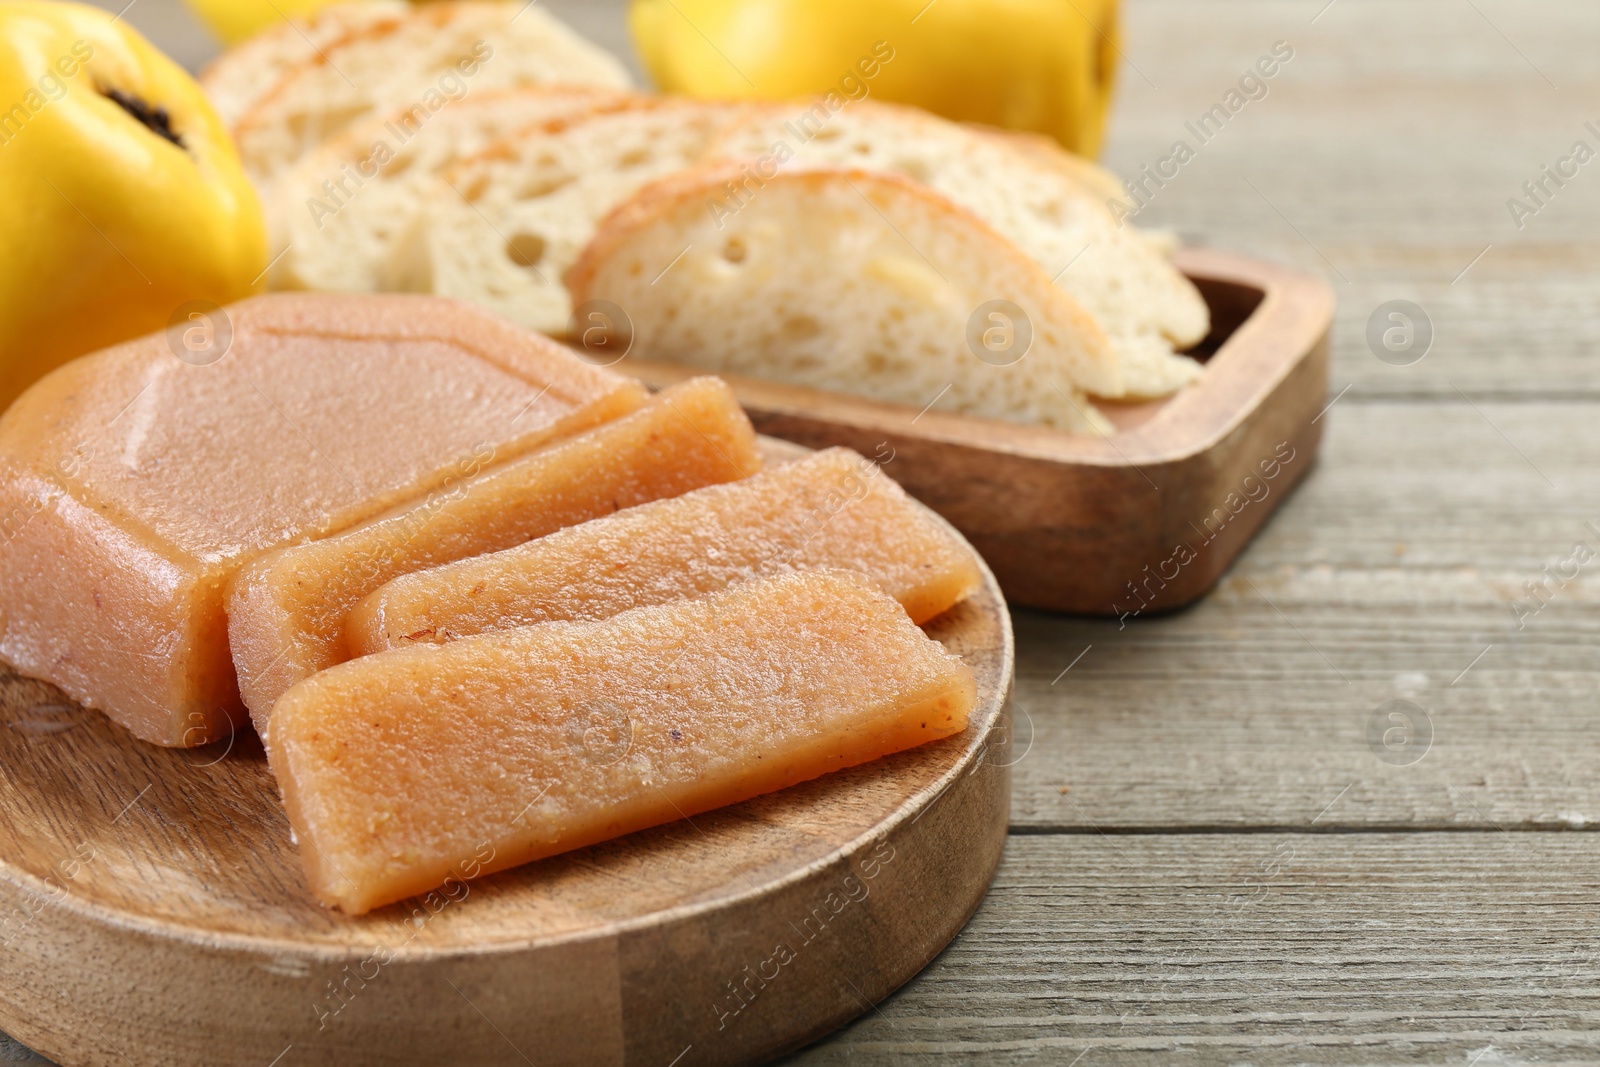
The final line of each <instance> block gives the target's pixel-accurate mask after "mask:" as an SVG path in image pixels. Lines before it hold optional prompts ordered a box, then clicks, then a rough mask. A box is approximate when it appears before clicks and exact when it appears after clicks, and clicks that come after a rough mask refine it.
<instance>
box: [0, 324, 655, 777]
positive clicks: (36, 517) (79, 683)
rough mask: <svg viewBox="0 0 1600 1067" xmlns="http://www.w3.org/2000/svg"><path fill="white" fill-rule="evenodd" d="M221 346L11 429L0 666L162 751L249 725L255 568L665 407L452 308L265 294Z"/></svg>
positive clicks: (177, 344)
mask: <svg viewBox="0 0 1600 1067" xmlns="http://www.w3.org/2000/svg"><path fill="white" fill-rule="evenodd" d="M210 326H211V328H212V329H214V330H217V331H219V333H218V334H216V335H215V336H217V337H227V336H228V335H230V334H231V340H218V341H217V342H216V343H215V344H214V345H212V346H211V347H210V348H209V349H206V350H204V351H202V352H200V353H196V352H194V351H191V350H190V349H189V348H187V347H185V345H184V344H183V343H181V339H180V335H179V334H178V333H177V332H174V333H172V334H155V335H152V336H149V337H145V338H142V339H140V340H137V341H132V342H129V343H127V344H124V345H119V346H117V347H115V348H111V349H107V350H105V351H103V352H99V353H96V354H94V355H90V356H85V357H83V358H81V359H78V360H75V361H73V362H71V363H69V364H67V365H65V366H63V367H61V368H59V369H58V370H56V371H55V372H53V373H52V374H50V375H48V376H47V377H45V378H44V379H43V380H41V381H40V382H38V383H37V384H35V385H34V386H33V387H32V388H31V389H30V390H28V392H27V393H25V394H24V395H23V396H22V397H21V398H19V399H18V400H17V402H16V403H15V404H14V405H12V407H11V408H10V409H9V410H8V411H7V412H6V413H5V415H4V417H3V418H0V657H3V658H4V659H6V660H7V661H9V662H10V663H11V664H12V665H13V666H15V667H16V668H17V669H18V670H19V671H21V672H22V673H24V674H27V675H31V676H33V677H37V678H42V679H45V680H46V681H49V682H52V683H54V684H55V685H57V686H59V687H60V688H61V689H62V690H63V691H64V692H66V693H67V694H68V695H69V696H71V697H72V698H73V699H75V700H77V701H79V702H81V703H83V704H85V705H87V706H89V707H94V708H99V709H100V710H102V711H104V712H105V713H106V714H108V715H109V716H111V718H113V719H115V720H116V721H117V722H119V723H121V724H122V725H124V726H126V727H127V728H128V729H129V730H131V731H133V732H134V733H135V734H136V735H138V736H139V737H141V738H144V739H145V740H147V741H154V742H156V743H158V744H163V745H186V746H187V745H199V744H205V743H207V742H209V741H212V740H216V739H217V738H219V737H225V736H227V735H228V732H229V731H230V730H232V729H233V728H234V727H235V726H236V725H237V724H239V723H241V722H242V721H243V705H242V704H241V702H240V699H239V695H238V690H237V684H236V681H235V677H234V668H233V662H232V660H231V658H230V657H229V650H228V632H227V629H228V628H227V618H226V614H225V611H224V602H225V596H226V590H227V587H228V582H229V580H230V579H231V578H232V577H233V575H234V573H235V572H236V571H238V569H239V568H240V567H241V566H243V565H245V564H246V563H248V562H250V561H251V560H252V559H254V558H256V557H257V556H259V555H261V554H262V553H263V552H266V551H269V550H271V549H273V548H276V547H278V546H280V545H284V544H289V543H293V542H298V541H306V540H313V539H316V538H319V537H325V536H327V535H329V534H332V533H337V532H338V531H340V530H343V529H345V528H347V527H349V526H352V525H354V524H355V523H358V522H361V521H362V520H364V519H367V518H370V517H372V516H373V515H376V514H378V513H380V512H382V511H384V510H385V509H387V508H391V507H393V506H395V505H397V504H400V503H402V502H403V501H406V500H410V499H413V498H416V497H418V496H420V495H422V494H425V493H427V492H429V491H430V490H432V489H435V488H437V487H439V486H441V485H443V484H444V483H445V481H446V480H447V479H448V478H450V477H451V476H452V475H454V476H457V477H459V476H460V473H461V472H462V471H463V470H464V469H466V468H467V467H470V466H471V465H472V464H473V463H474V462H477V461H479V459H480V458H481V457H482V456H483V455H485V454H486V453H492V454H493V455H494V456H496V457H498V458H505V459H509V458H511V457H514V456H517V455H519V454H521V453H524V452H527V451H530V450H532V449H534V448H537V447H540V446H542V445H545V444H547V443H549V442H550V441H552V440H554V439H557V438H561V437H565V436H568V435H570V434H573V433H576V432H579V431H581V430H584V429H587V428H589V427H591V426H594V425H596V424H598V423H601V422H604V421H608V420H610V419H614V418H616V417H618V416H621V415H624V414H627V413H628V412H630V411H632V410H634V409H635V408H637V407H638V406H639V405H640V404H641V403H642V402H643V399H644V392H643V389H642V387H640V386H639V385H638V384H637V383H636V382H633V381H632V380H630V379H627V378H624V377H621V376H619V375H617V374H614V373H612V372H610V371H606V370H601V369H599V368H596V367H592V366H590V365H588V364H587V363H584V362H583V361H582V360H580V359H578V358H577V357H576V356H574V355H573V354H572V353H571V352H569V351H567V350H566V349H563V348H561V347H560V346H558V345H556V344H555V343H553V342H551V341H549V340H547V339H545V338H542V337H539V336H537V335H534V334H531V333H528V332H526V331H523V330H520V329H517V328H516V327H513V326H511V325H510V324H508V323H506V322H504V321H502V320H500V319H497V318H495V317H494V316H492V315H490V314H488V313H486V312H483V311H479V310H476V309H474V308H472V307H470V306H467V305H464V304H458V303H455V302H453V301H447V300H440V299H436V298H428V297H416V296H393V295H390V296H379V295H366V296H356V295H347V296H340V295H321V294H294V295H277V296H266V297H260V298H257V299H254V300H249V301H245V302H243V303H240V304H235V305H232V306H230V307H228V308H226V309H223V310H222V311H220V312H217V311H213V312H212V316H211V323H210ZM195 328H198V326H197V327H195ZM179 353H182V354H183V358H180V356H179ZM213 355H215V356H216V357H217V358H212V356H213Z"/></svg>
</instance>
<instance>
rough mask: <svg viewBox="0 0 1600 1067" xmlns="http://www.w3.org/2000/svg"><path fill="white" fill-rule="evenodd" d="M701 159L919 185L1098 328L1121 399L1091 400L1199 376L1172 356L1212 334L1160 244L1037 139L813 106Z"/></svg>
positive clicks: (877, 108)
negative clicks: (1021, 257) (972, 219)
mask: <svg viewBox="0 0 1600 1067" xmlns="http://www.w3.org/2000/svg"><path fill="white" fill-rule="evenodd" d="M709 154H710V155H712V156H721V157H726V158H737V159H745V160H762V159H763V158H765V159H767V160H771V161H773V162H775V163H777V164H779V165H781V166H785V167H792V166H801V167H804V166H811V165H828V166H849V167H861V168H866V169H871V170H882V171H887V172H890V173H894V174H901V175H904V176H905V177H908V178H911V179H913V180H915V181H919V182H922V183H924V184H926V185H928V186H929V187H931V188H932V189H934V190H935V191H937V192H939V193H941V194H943V195H944V196H946V197H949V198H950V199H951V200H952V201H954V202H955V203H957V204H960V205H961V206H962V207H965V208H966V209H968V210H969V211H971V212H972V213H973V214H975V215H977V216H978V217H979V218H981V219H983V220H984V221H985V222H987V223H988V224H989V225H990V226H992V227H994V228H995V230H997V231H999V232H1000V233H1001V234H1002V235H1004V236H1005V237H1007V238H1009V239H1010V240H1011V241H1012V242H1013V243H1015V244H1016V245H1017V247H1018V248H1020V249H1021V250H1022V251H1023V252H1025V253H1027V254H1028V255H1029V256H1031V257H1032V258H1033V259H1035V260H1036V261H1038V263H1039V264H1040V265H1041V266H1042V267H1043V268H1044V269H1045V271H1046V273H1047V274H1048V275H1049V276H1050V277H1051V278H1052V279H1054V280H1055V281H1056V284H1057V285H1059V286H1060V287H1061V288H1062V289H1064V290H1065V291H1066V292H1068V293H1069V294H1071V295H1072V297H1073V298H1074V299H1076V300H1077V301H1078V303H1080V304H1082V305H1083V307H1084V309H1085V310H1087V311H1088V312H1089V313H1090V314H1091V315H1093V316H1094V317H1095V319H1096V320H1097V321H1098V322H1099V323H1100V325H1101V327H1102V328H1103V329H1104V330H1105V333H1106V336H1107V338H1108V339H1109V340H1110V342H1111V347H1112V348H1113V350H1114V351H1115V352H1116V355H1117V360H1118V363H1119V364H1120V365H1121V368H1122V372H1123V375H1122V376H1123V385H1124V389H1125V392H1124V393H1100V394H1099V395H1102V396H1106V397H1111V398H1115V397H1121V396H1124V395H1125V396H1127V397H1130V398H1144V397H1158V396H1166V395H1169V394H1171V393H1173V392H1176V391H1177V390H1178V389H1181V388H1182V387H1183V386H1184V385H1186V384H1188V383H1189V382H1191V381H1194V380H1195V379H1196V378H1198V377H1199V376H1200V373H1201V367H1200V364H1198V363H1196V362H1195V361H1194V360H1192V359H1189V358H1187V357H1185V356H1180V355H1178V354H1177V350H1178V349H1182V348H1188V347H1190V346H1191V345H1194V344H1196V343H1198V342H1199V341H1201V340H1203V339H1204V338H1205V336H1206V333H1207V332H1208V331H1209V329H1210V313H1209V311H1208V309H1207V307H1206V304H1205V301H1204V300H1203V299H1202V298H1201V296H1200V293H1199V291H1198V290H1196V289H1195V287H1194V285H1193V284H1192V283H1191V282H1190V281H1189V280H1188V279H1187V278H1185V277H1184V276H1183V275H1182V274H1181V273H1179V272H1178V270H1177V269H1176V268H1175V267H1173V266H1172V264H1171V262H1170V261H1169V260H1168V259H1167V256H1166V254H1165V252H1164V249H1163V247H1162V244H1161V243H1160V242H1157V241H1153V240H1151V239H1149V238H1147V237H1145V236H1144V235H1143V234H1141V233H1140V232H1139V231H1138V230H1136V229H1134V228H1132V227H1119V226H1118V225H1117V223H1116V220H1115V219H1114V218H1113V216H1112V215H1111V213H1110V211H1109V210H1108V209H1107V206H1106V201H1107V198H1108V196H1117V197H1120V196H1121V195H1122V193H1121V190H1120V189H1119V188H1117V187H1116V182H1115V179H1113V178H1111V177H1110V175H1109V174H1107V173H1106V172H1105V171H1103V170H1101V169H1100V168H1098V167H1096V166H1094V165H1093V164H1092V163H1089V162H1088V161H1086V160H1080V159H1078V158H1077V157H1074V156H1070V155H1068V154H1067V153H1065V152H1062V151H1060V150H1059V149H1056V148H1053V147H1050V146H1049V145H1047V144H1045V143H1044V142H1043V140H1042V139H1039V138H1019V137H1017V136H1015V135H1007V134H1002V133H998V132H995V131H987V130H980V129H974V128H971V127H966V126H961V125H958V124H956V123H952V122H947V121H945V120H944V119H941V118H938V117H936V116H933V115H929V114H927V113H925V112H922V111H917V110H914V109H911V108H905V107H896V106H894V105H890V104H878V103H873V102H870V101H861V102H858V103H852V104H850V105H848V106H847V107H846V108H844V109H843V110H842V111H839V112H837V113H830V112H829V111H828V109H827V107H826V105H825V104H821V103H819V104H816V105H813V106H812V107H811V108H810V109H809V110H805V109H803V108H802V107H797V106H796V105H779V106H773V107H768V108H763V109H760V110H756V111H748V112H746V113H745V114H744V116H743V117H742V118H741V119H740V120H738V121H735V122H732V123H730V125H729V127H728V128H727V129H726V130H725V131H724V133H723V135H722V136H721V137H720V138H719V139H718V143H717V144H716V145H715V146H713V148H712V149H711V151H710V153H709ZM791 154H792V161H790V162H786V160H789V159H790V157H791Z"/></svg>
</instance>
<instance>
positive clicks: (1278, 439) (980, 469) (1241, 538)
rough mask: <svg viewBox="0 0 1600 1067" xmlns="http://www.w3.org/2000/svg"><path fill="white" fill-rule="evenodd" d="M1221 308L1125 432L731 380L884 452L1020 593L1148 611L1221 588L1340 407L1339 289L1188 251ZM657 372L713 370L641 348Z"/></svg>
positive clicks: (768, 406) (1131, 410)
mask: <svg viewBox="0 0 1600 1067" xmlns="http://www.w3.org/2000/svg"><path fill="white" fill-rule="evenodd" d="M1175 258H1176V262H1177V265H1178V267H1179V268H1180V269H1181V270H1182V271H1183V272H1184V273H1185V274H1187V275H1188V276H1189V277H1190V278H1191V279H1192V280H1193V281H1194V283H1195V285H1196V286H1198V287H1199V289H1200V292H1201V293H1202V294H1203V295H1204V297H1205V299H1206V302H1207V303H1208V304H1209V305H1210V307H1211V320H1212V330H1211V336H1210V337H1208V338H1207V339H1206V340H1205V341H1204V342H1202V343H1201V344H1200V345H1199V346H1198V347H1197V348H1196V349H1195V350H1194V351H1193V352H1192V353H1190V354H1191V355H1193V356H1195V357H1196V358H1197V359H1200V360H1202V361H1204V362H1205V364H1206V373H1205V375H1204V377H1203V378H1202V379H1201V380H1200V381H1199V382H1198V383H1196V384H1195V385H1192V386H1190V387H1188V388H1187V389H1184V390H1183V391H1182V392H1180V393H1178V394H1177V395H1176V396H1173V397H1169V398H1167V399H1165V400H1160V401H1152V402H1149V403H1142V404H1103V405H1102V407H1103V408H1104V410H1105V411H1106V414H1107V415H1108V416H1109V417H1110V418H1111V420H1112V421H1113V422H1114V423H1115V424H1116V426H1117V427H1118V432H1117V433H1116V434H1114V435H1112V436H1111V437H1109V438H1101V437H1097V436H1094V435H1088V434H1072V433H1065V432H1062V431H1059V430H1053V429H1047V428H1043V427H1036V426H1022V425H1018V424H1014V423H1009V422H999V421H996V420H993V419H982V418H976V417H973V416H969V415H957V414H950V413H947V412H941V411H927V412H918V411H917V410H916V409H915V408H909V407H905V406H902V405H898V404H886V403H881V402H879V401H874V400H865V399H862V398H860V397H855V396H850V395H847V394H843V393H833V392H825V391H822V390H817V389H807V388H801V387H798V386H791V385H783V384H779V383H775V382H768V381H762V380H759V379H755V378H743V377H737V376H726V377H727V380H728V382H729V383H730V384H731V385H732V386H733V388H734V390H735V392H736V393H737V394H738V396H739V399H740V401H741V402H742V403H743V404H744V407H745V410H746V411H748V412H749V413H750V418H751V420H752V421H753V422H754V423H755V426H756V429H757V430H759V431H760V432H761V433H764V434H770V435H772V436H774V437H782V438H786V439H787V440H790V441H796V442H799V443H800V444H803V445H808V446H810V447H813V448H823V447H827V446H829V445H848V446H849V447H851V448H854V449H855V450H856V451H858V452H860V453H861V454H862V455H865V456H868V457H871V458H874V459H877V460H878V461H879V462H880V463H882V464H883V465H884V469H885V470H886V471H887V472H888V473H889V474H890V475H891V476H892V477H893V478H894V479H895V480H896V481H898V482H899V483H900V484H901V485H903V486H905V487H906V489H907V490H909V491H910V492H911V493H912V494H913V495H914V496H916V497H917V498H918V499H919V500H921V501H923V502H924V503H926V504H927V505H929V506H930V507H932V508H933V509H934V510H935V511H937V512H939V513H940V514H941V515H943V516H944V517H945V518H947V519H949V520H950V522H951V523H952V524H953V525H954V526H955V527H956V528H957V529H959V530H960V531H961V532H962V533H964V534H966V536H967V538H968V539H969V540H971V542H972V543H973V545H975V546H976V547H977V549H978V551H979V552H981V553H982V554H983V556H984V558H985V559H986V560H988V562H989V566H990V567H991V568H993V570H994V573H995V575H996V576H997V577H998V578H999V580H1000V585H1001V587H1002V588H1003V589H1004V590H1005V594H1006V596H1007V597H1008V598H1009V599H1010V600H1011V601H1012V602H1013V603H1016V604H1025V605H1029V606H1031V607H1038V608H1049V609H1053V610H1057V611H1072V612H1082V613H1088V614H1095V615H1116V616H1119V617H1132V616H1136V615H1139V614H1143V613H1146V612H1151V611H1160V610H1164V609H1171V608H1176V607H1181V606H1182V605H1184V604H1187V603H1189V602H1191V601H1193V600H1194V599H1196V598H1197V597H1199V596H1200V595H1202V594H1203V593H1205V592H1206V591H1207V590H1208V589H1210V588H1211V587H1212V586H1213V585H1214V584H1216V581H1217V579H1218V578H1220V577H1221V575H1222V573H1223V571H1224V570H1226V569H1227V567H1228V564H1229V563H1231V562H1232V561H1233V559H1234V557H1235V556H1237V555H1238V554H1239V552H1240V550H1242V549H1243V548H1244V546H1245V544H1246V543H1247V542H1248V541H1249V540H1250V538H1251V536H1252V535H1254V534H1255V532H1256V531H1257V530H1258V529H1260V527H1261V525H1262V523H1264V522H1265V521H1266V519H1267V517H1268V516H1269V515H1271V514H1272V512H1273V511H1274V510H1275V509H1276V508H1277V507H1278V505H1279V504H1280V503H1281V502H1282V501H1283V500H1284V498H1285V497H1286V496H1287V493H1288V490H1289V489H1290V488H1292V487H1293V486H1294V485H1295V484H1296V483H1298V482H1299V481H1300V479H1301V478H1303V477H1304V476H1305V475H1306V473H1307V471H1309V470H1310V468H1311V464H1312V460H1313V459H1314V457H1315V455H1316V452H1317V447H1318V445H1319V444H1320V442H1321V429H1322V427H1321V422H1320V415H1321V413H1322V410H1323V406H1324V405H1325V404H1326V403H1327V377H1328V366H1327V365H1328V328H1329V325H1330V324H1331V322H1332V319H1333V307H1334V296H1333V292H1332V290H1331V289H1330V288H1329V287H1328V286H1327V284H1326V283H1325V282H1323V281H1322V280H1321V279H1319V278H1315V277H1313V276H1311V275H1307V274H1303V273H1301V272H1299V271H1295V270H1291V269H1289V268H1287V267H1283V266H1279V265H1277V264H1274V263H1268V262H1265V261H1262V260H1257V259H1251V258H1248V257H1245V256H1239V255H1233V254H1230V253H1226V252H1218V251H1213V250H1209V249H1184V250H1182V251H1180V252H1179V253H1178V254H1177V256H1176V257H1175ZM628 369H629V370H630V371H631V372H632V373H634V374H636V375H638V376H639V377H640V378H642V379H644V380H645V381H646V382H648V383H649V384H651V385H655V386H661V385H667V384H670V383H672V382H674V381H679V380H681V379H683V378H685V377H689V376H691V375H693V374H695V373H703V372H697V371H694V370H692V369H689V368H685V367H680V366H674V365H669V364H662V363H646V362H633V361H630V363H629V368H628Z"/></svg>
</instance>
